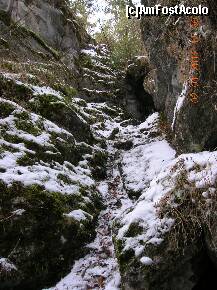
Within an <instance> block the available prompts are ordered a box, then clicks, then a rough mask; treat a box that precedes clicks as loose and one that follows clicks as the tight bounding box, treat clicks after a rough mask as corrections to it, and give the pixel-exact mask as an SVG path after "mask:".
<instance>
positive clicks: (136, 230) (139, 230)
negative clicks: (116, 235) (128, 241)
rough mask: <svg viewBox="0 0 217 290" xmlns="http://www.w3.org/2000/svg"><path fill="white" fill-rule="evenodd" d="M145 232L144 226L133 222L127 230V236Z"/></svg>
mask: <svg viewBox="0 0 217 290" xmlns="http://www.w3.org/2000/svg"><path fill="white" fill-rule="evenodd" d="M142 232H143V228H142V227H140V226H139V225H138V223H132V224H130V226H129V229H128V230H127V232H126V234H125V237H136V236H138V235H140V234H141V233H142Z"/></svg>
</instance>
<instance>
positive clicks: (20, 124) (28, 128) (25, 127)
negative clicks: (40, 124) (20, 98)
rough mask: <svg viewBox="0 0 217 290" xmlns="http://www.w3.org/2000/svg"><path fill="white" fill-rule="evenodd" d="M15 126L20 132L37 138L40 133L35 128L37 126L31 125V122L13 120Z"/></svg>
mask: <svg viewBox="0 0 217 290" xmlns="http://www.w3.org/2000/svg"><path fill="white" fill-rule="evenodd" d="M15 124H16V128H17V129H18V130H22V131H24V132H27V133H29V134H32V135H34V136H37V135H39V134H40V133H41V131H40V130H39V129H38V128H37V126H35V125H34V124H32V122H31V121H28V120H25V119H24V120H22V119H20V118H19V119H16V120H15Z"/></svg>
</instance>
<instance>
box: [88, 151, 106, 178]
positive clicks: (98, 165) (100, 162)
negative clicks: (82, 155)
mask: <svg viewBox="0 0 217 290" xmlns="http://www.w3.org/2000/svg"><path fill="white" fill-rule="evenodd" d="M107 159H108V154H107V153H106V152H102V151H97V152H95V153H94V155H93V159H92V160H91V162H90V164H91V166H92V174H93V176H94V178H96V179H103V178H105V177H106V175H107V171H106V163H107Z"/></svg>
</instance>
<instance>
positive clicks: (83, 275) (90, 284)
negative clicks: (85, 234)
mask: <svg viewBox="0 0 217 290" xmlns="http://www.w3.org/2000/svg"><path fill="white" fill-rule="evenodd" d="M108 145H109V144H108ZM109 149H110V150H112V151H110V154H111V155H110V158H111V159H110V168H109V171H108V175H109V178H108V179H107V180H106V181H102V182H100V183H99V184H98V190H99V192H100V193H101V195H102V197H103V200H104V204H105V206H106V209H105V210H103V211H102V212H101V214H100V216H99V221H98V226H97V229H96V232H97V236H96V238H95V240H94V241H93V242H92V243H90V244H88V245H87V246H86V247H87V248H88V249H89V254H88V255H86V256H85V257H83V258H81V259H80V260H78V261H76V262H75V264H74V266H73V268H72V270H71V273H69V274H68V275H67V276H66V277H64V278H63V279H62V280H61V281H60V282H59V283H58V284H57V285H56V286H55V287H53V288H51V289H50V290H69V289H70V290H87V289H94V290H99V289H104V290H119V289H120V273H119V268H118V263H117V260H116V258H115V252H114V246H113V242H112V228H111V226H112V222H113V220H114V219H115V217H116V216H117V214H118V213H120V212H121V211H123V210H125V209H126V208H128V207H130V206H131V205H132V202H131V201H130V200H129V198H128V196H127V194H126V192H125V191H124V190H123V184H122V181H121V176H120V172H119V170H118V166H117V165H118V161H119V159H118V160H116V161H114V160H112V159H113V158H114V155H113V154H114V148H113V147H112V146H111V145H110V146H109ZM111 152H112V153H111ZM117 200H118V201H119V202H120V204H121V206H120V205H119V204H117Z"/></svg>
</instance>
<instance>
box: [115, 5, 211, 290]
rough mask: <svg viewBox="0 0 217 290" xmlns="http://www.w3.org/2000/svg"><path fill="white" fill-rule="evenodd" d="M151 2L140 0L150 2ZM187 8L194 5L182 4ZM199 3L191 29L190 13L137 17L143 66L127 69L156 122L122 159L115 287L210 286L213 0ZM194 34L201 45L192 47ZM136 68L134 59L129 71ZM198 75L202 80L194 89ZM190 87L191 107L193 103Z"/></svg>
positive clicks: (149, 289)
mask: <svg viewBox="0 0 217 290" xmlns="http://www.w3.org/2000/svg"><path fill="white" fill-rule="evenodd" d="M157 3H158V2H157V1H146V0H143V1H142V4H144V5H147V6H150V5H155V4H157ZM173 3H174V2H173V1H162V2H161V5H165V6H172V5H173ZM194 4H196V5H198V3H197V1H190V2H188V5H194ZM203 4H204V5H208V6H209V8H210V11H211V14H210V16H209V17H199V18H196V20H197V21H196V23H197V24H196V25H195V20H192V18H190V17H163V16H161V17H144V18H143V19H142V21H141V29H142V38H143V42H144V45H145V48H146V49H147V58H149V61H147V63H146V70H144V69H143V70H142V67H143V65H142V63H141V62H140V63H139V67H138V69H137V70H136V71H132V70H131V68H130V67H129V68H128V73H131V72H132V73H133V77H134V78H135V77H137V76H138V74H139V77H141V78H142V81H143V87H144V90H145V92H144V93H143V101H144V107H146V108H147V107H148V106H149V104H150V102H148V100H147V94H148V95H149V96H151V97H152V99H153V103H154V106H153V107H152V108H155V109H156V110H157V111H158V112H159V113H160V118H159V119H158V121H157V120H153V115H152V117H149V118H148V119H147V120H146V122H147V123H146V122H145V125H143V126H144V128H141V129H140V130H141V131H140V132H142V133H143V134H145V136H146V137H145V136H144V137H141V138H143V139H142V140H140V141H138V142H136V144H135V143H134V146H133V148H131V149H130V150H129V151H128V152H126V153H125V154H124V157H123V162H122V163H121V168H122V172H123V183H124V185H125V189H126V190H127V193H128V195H129V196H131V197H134V201H135V202H134V203H133V205H132V206H131V207H129V208H128V209H127V210H125V211H124V212H123V213H122V215H120V216H118V217H117V219H116V221H115V224H114V228H113V229H114V241H115V247H116V254H117V257H118V261H119V265H120V272H121V276H122V289H127V290H132V289H135V290H139V289H143V290H152V289H154V290H159V289H162V290H168V289H171V290H175V289H176V290H177V289H186V290H187V289H214V288H215V287H216V283H217V282H216V272H217V270H216V261H217V260H216V251H215V249H214V248H215V243H216V231H215V229H214V228H215V226H216V216H215V214H214V211H215V210H214V208H215V207H216V174H215V172H216V157H215V156H216V151H215V150H216V147H217V143H216V133H217V127H216V124H217V123H216V121H217V111H216V81H215V79H216V57H215V55H216V49H217V47H216V41H215V39H216V12H217V10H216V5H214V2H212V1H203ZM198 21H199V22H198ZM193 24H194V25H195V26H194V27H193ZM192 35H194V36H195V35H196V36H197V38H198V39H199V41H198V42H197V43H195V44H194V45H193V44H192ZM195 52H197V54H195ZM192 55H193V56H194V58H193V57H192ZM195 55H196V58H195ZM192 58H193V59H192ZM195 59H196V62H195ZM136 63H137V64H138V59H137V60H136V61H135V60H134V65H133V66H134V67H135V65H136ZM195 63H196V64H195ZM198 71H199V73H198ZM195 75H196V76H198V75H199V77H198V78H199V80H198V86H196V87H193V86H192V81H191V78H192V77H193V76H195ZM192 87H193V89H194V92H195V93H196V94H197V95H198V99H197V100H196V101H195V100H194V99H191V93H192ZM135 89H136V88H135ZM134 100H135V98H134ZM140 126H141V125H140ZM162 132H163V135H161V134H162ZM165 136H166V139H167V140H169V142H170V144H173V145H175V148H176V153H174V152H172V151H170V150H169V148H168V147H167V146H166V144H164V145H165V147H164V146H163V145H162V144H161V145H160V146H159V147H158V145H157V144H159V142H163V140H164V138H165ZM164 141H165V140H164ZM156 146H157V147H156ZM158 150H159V152H158ZM204 151H205V152H204ZM157 152H158V153H157ZM180 152H181V153H183V152H184V153H186V154H182V155H179V153H180ZM195 152H198V153H195ZM161 154H162V155H163V157H162V156H161ZM173 154H174V155H173ZM150 155H151V156H152V157H151V156H150ZM156 156H158V160H157V161H156V160H155V161H154V163H153V160H154V159H155V157H156ZM161 158H162V159H161ZM167 158H169V159H167ZM170 158H171V159H172V162H171V160H170ZM141 160H142V162H141ZM161 160H163V163H161ZM158 162H160V164H158ZM151 169H152V170H151ZM150 170H151V172H150ZM158 170H160V171H158ZM141 172H145V174H142V173H141ZM202 172H203V173H202ZM149 176H151V177H150V179H149ZM138 197H139V198H138ZM211 284H212V285H215V286H212V285H211ZM213 287H214V288H213Z"/></svg>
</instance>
